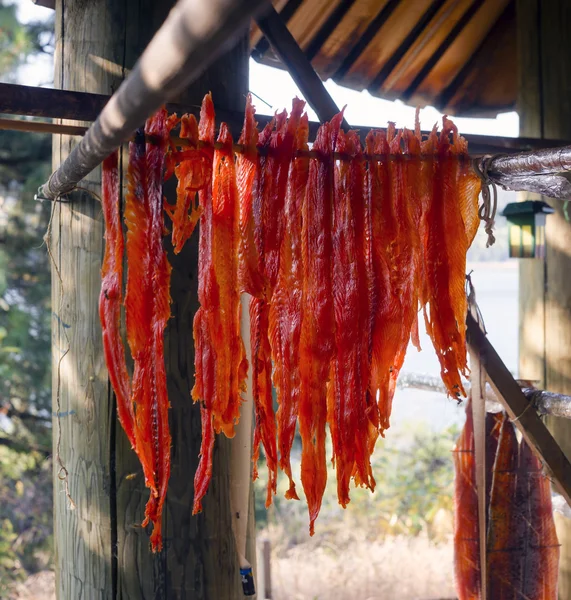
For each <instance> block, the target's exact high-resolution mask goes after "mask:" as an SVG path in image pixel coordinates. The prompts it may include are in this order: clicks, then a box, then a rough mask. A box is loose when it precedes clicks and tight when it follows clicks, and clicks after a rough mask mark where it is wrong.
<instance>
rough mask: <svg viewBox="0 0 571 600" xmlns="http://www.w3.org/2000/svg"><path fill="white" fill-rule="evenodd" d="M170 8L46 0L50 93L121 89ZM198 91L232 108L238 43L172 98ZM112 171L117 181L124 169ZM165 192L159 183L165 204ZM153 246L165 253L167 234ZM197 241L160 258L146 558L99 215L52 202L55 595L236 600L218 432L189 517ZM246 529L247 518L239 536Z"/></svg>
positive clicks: (240, 99)
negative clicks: (160, 488) (116, 394)
mask: <svg viewBox="0 0 571 600" xmlns="http://www.w3.org/2000/svg"><path fill="white" fill-rule="evenodd" d="M171 6H172V2H171V1H168V0H167V1H166V2H154V1H151V0H127V1H125V2H120V3H117V2H115V1H114V0H92V1H90V2H84V1H83V0H58V2H57V12H56V27H57V29H56V42H57V49H56V86H57V87H62V88H65V89H69V90H75V91H80V92H92V93H96V94H105V95H110V94H111V93H112V92H113V91H114V90H115V89H116V88H117V86H118V84H119V82H120V79H119V76H118V75H117V74H118V73H121V72H122V71H124V70H125V69H130V68H132V66H133V64H134V63H135V61H136V59H137V58H138V56H139V55H140V53H141V51H142V50H143V49H144V47H145V45H146V44H147V42H148V41H149V40H150V38H151V37H152V34H153V33H154V31H155V30H156V29H157V28H158V26H159V25H160V24H161V23H162V21H163V20H164V18H165V17H166V15H167V13H168V10H169V8H170V7H171ZM105 65H107V66H105ZM209 90H211V91H212V93H213V95H214V99H215V103H216V106H217V107H220V108H221V109H224V108H226V109H231V110H234V111H243V108H244V102H245V96H246V93H247V90H248V46H247V41H246V40H245V39H244V40H243V41H242V42H240V44H239V45H238V46H237V47H236V48H235V49H234V50H233V51H231V52H230V53H229V54H228V55H227V56H225V57H224V58H222V59H220V60H219V61H218V62H217V63H216V64H215V65H214V66H213V67H211V68H210V69H209V70H208V72H207V73H206V74H205V75H204V76H203V77H202V78H201V79H200V81H198V82H197V83H196V84H195V85H193V86H192V88H191V89H189V90H188V91H187V92H186V93H185V94H184V98H181V100H184V101H185V102H187V103H189V104H200V102H201V100H202V97H203V95H204V94H205V93H206V92H208V91H209ZM76 143H77V138H74V137H69V136H58V137H57V138H55V141H54V166H58V165H59V164H60V163H61V161H62V160H63V159H65V157H66V156H67V155H68V154H69V152H70V151H71V149H72V148H73V146H74V145H75V144H76ZM123 165H125V156H124V157H123ZM121 176H122V180H123V182H124V181H125V170H124V169H122V173H121ZM83 185H84V186H85V187H88V188H89V189H90V190H93V191H94V192H95V193H99V192H100V176H99V173H98V172H94V173H92V174H91V175H90V176H89V178H88V179H87V181H85V182H84V183H83ZM173 186H174V184H172V183H171V187H170V188H167V190H166V193H167V196H170V195H171V194H172V192H173ZM170 201H171V202H172V196H170ZM165 244H166V245H167V247H168V248H169V249H170V244H169V242H168V240H166V241H165ZM197 245H198V236H197V235H194V236H193V238H192V239H191V241H190V242H189V243H188V244H187V246H186V248H185V249H184V251H183V252H181V253H180V254H179V255H178V256H174V255H173V254H172V252H170V253H169V260H170V261H171V264H172V266H173V272H172V286H171V295H172V306H171V309H172V314H173V317H172V319H171V320H170V321H169V326H168V330H167V335H166V340H165V352H166V368H167V377H168V382H169V398H170V401H171V405H172V408H171V411H170V416H171V419H170V423H171V432H172V438H173V446H172V473H171V480H170V485H169V490H168V496H167V502H166V506H165V511H164V516H163V519H164V521H163V523H164V526H163V532H164V536H165V548H164V550H163V552H162V553H160V554H158V555H154V556H153V555H152V554H151V552H150V549H149V539H148V535H147V533H146V532H145V531H143V530H142V529H141V527H140V523H141V521H142V519H143V513H144V506H145V503H146V500H147V498H148V493H149V492H148V489H147V488H145V484H144V480H143V475H142V471H141V467H140V465H139V463H138V460H137V458H136V456H135V454H134V453H133V452H132V450H131V449H130V447H129V444H128V442H127V439H126V437H125V435H124V433H123V431H122V429H121V427H120V426H119V423H118V421H117V417H116V409H115V400H114V398H113V393H112V390H111V388H110V385H109V383H108V380H107V372H106V369H105V365H104V360H103V352H102V343H101V327H100V324H99V318H98V308H97V305H98V296H99V290H100V285H101V278H100V267H101V258H102V253H103V227H102V217H101V207H100V205H99V203H98V202H95V201H94V199H93V197H91V196H90V195H89V194H88V193H80V192H74V193H73V194H72V199H71V202H69V203H65V204H64V203H54V215H53V222H52V239H51V250H52V254H53V256H54V260H55V265H56V267H57V268H56V267H54V269H53V287H52V303H53V313H54V318H53V389H54V412H56V411H57V412H59V413H60V415H61V416H60V418H59V419H57V418H55V419H54V454H56V455H57V452H58V439H59V438H58V432H59V431H61V443H60V444H59V454H60V455H61V459H62V461H63V464H64V465H65V467H66V468H67V470H68V472H69V477H68V480H69V491H70V494H71V497H72V498H73V500H74V502H75V504H76V505H77V508H76V510H73V511H71V510H69V507H68V504H69V503H68V501H67V499H66V496H65V494H64V493H63V484H62V483H61V482H60V481H59V480H58V478H57V475H58V474H60V475H61V473H58V467H57V465H56V467H55V471H56V479H55V482H56V485H55V492H54V499H55V520H54V521H55V523H54V534H55V536H54V537H55V546H56V580H57V584H56V585H57V595H58V598H59V599H60V600H68V599H72V598H73V599H75V598H100V599H104V600H116V599H118V598H122V599H133V600H139V599H143V600H147V599H152V600H166V599H171V598H193V600H194V599H197V600H198V599H206V598H239V597H240V596H241V593H242V592H241V585H240V579H239V572H238V563H237V558H236V550H235V543H234V537H233V534H232V528H231V515H230V504H229V481H228V464H229V456H230V441H229V440H227V439H225V438H224V437H223V436H221V437H220V438H218V439H217V442H216V447H215V453H214V476H213V479H212V484H211V487H210V491H209V493H208V495H207V497H206V498H205V501H204V512H203V513H202V514H201V515H199V516H197V517H192V516H191V509H192V500H193V478H194V473H195V470H196V466H197V463H198V453H199V447H200V438H201V428H200V415H199V411H198V407H197V405H194V404H193V402H192V400H191V398H190V389H191V388H192V385H193V374H194V353H193V342H192V321H193V316H194V312H195V311H196V309H197V256H198V250H197ZM58 273H59V274H61V283H60V279H59V275H58ZM66 351H67V353H66ZM64 353H66V354H65V356H64ZM60 360H61V363H60ZM58 366H59V368H58ZM58 420H59V424H60V426H61V428H60V427H59V426H58ZM252 526H253V519H252V520H251V523H250V526H249V532H251V531H252ZM249 538H250V539H251V538H252V536H251V535H250V536H249ZM252 545H253V544H251V543H250V545H249V548H248V552H247V558H248V559H249V560H250V562H254V556H253V553H252V550H253V548H252Z"/></svg>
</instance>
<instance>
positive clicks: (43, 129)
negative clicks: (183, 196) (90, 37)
mask: <svg viewBox="0 0 571 600" xmlns="http://www.w3.org/2000/svg"><path fill="white" fill-rule="evenodd" d="M2 129H11V130H16V131H29V132H36V133H38V132H39V133H53V134H63V135H84V134H85V132H86V131H87V128H86V127H78V126H73V125H62V124H60V123H48V122H46V121H28V120H25V121H18V120H16V119H0V130H2ZM147 141H150V142H152V141H153V136H147ZM171 141H172V143H173V144H174V145H175V146H179V147H182V148H191V147H193V145H192V144H191V143H190V141H189V140H188V139H185V138H181V137H178V136H176V135H173V136H171ZM208 146H209V144H207V143H206V142H202V141H199V142H198V147H199V148H206V147H208ZM211 147H214V149H215V150H223V149H224V148H225V146H224V144H223V143H221V142H214V144H212V145H211ZM232 149H233V151H234V152H235V153H237V154H243V153H244V152H246V148H245V147H244V145H243V144H233V145H232ZM257 150H258V152H260V153H261V154H266V153H268V152H270V150H268V149H267V148H264V149H257ZM295 156H306V157H308V158H315V159H318V158H320V157H321V155H320V153H319V152H316V151H313V150H298V151H297V152H296V153H295ZM360 156H361V160H375V161H380V162H384V161H387V160H418V159H419V158H420V159H421V160H434V159H435V157H436V155H435V154H404V153H402V154H367V153H363V154H361V155H360ZM333 157H334V158H335V159H338V160H354V159H355V157H352V156H349V155H347V154H343V153H341V152H334V153H333ZM457 158H458V160H470V157H469V156H466V155H465V154H460V155H458V156H457Z"/></svg>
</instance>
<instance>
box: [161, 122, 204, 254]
mask: <svg viewBox="0 0 571 600" xmlns="http://www.w3.org/2000/svg"><path fill="white" fill-rule="evenodd" d="M180 137H181V138H182V139H185V140H188V141H189V144H190V149H187V150H185V151H183V152H175V153H174V154H173V157H174V159H175V160H176V159H179V161H180V162H179V163H178V164H177V165H176V167H174V173H175V175H176V178H177V180H178V184H177V188H176V205H175V206H171V205H170V204H169V203H168V202H165V210H166V212H167V214H168V215H169V217H170V218H171V221H172V225H173V226H172V244H173V248H174V253H175V254H178V253H179V252H180V251H181V250H182V248H183V246H184V244H185V242H186V240H188V238H190V236H191V235H192V232H193V231H194V228H195V227H196V224H197V223H198V219H199V218H200V214H201V208H200V206H199V205H197V197H196V195H197V192H198V191H199V190H201V189H202V188H203V187H204V186H205V185H207V183H208V181H209V180H210V179H211V177H212V160H211V158H212V157H211V155H210V153H209V152H204V151H203V150H201V149H199V148H198V123H197V122H196V118H195V116H194V115H184V116H183V117H182V119H181V129H180ZM189 211H190V214H189Z"/></svg>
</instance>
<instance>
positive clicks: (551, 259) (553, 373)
mask: <svg viewBox="0 0 571 600" xmlns="http://www.w3.org/2000/svg"><path fill="white" fill-rule="evenodd" d="M517 8H518V29H519V32H518V41H519V58H520V102H519V106H520V109H519V112H520V119H521V133H522V134H523V135H538V136H541V137H550V136H552V135H557V136H565V135H569V133H571V118H570V116H569V115H570V114H571V105H570V103H571V100H570V98H569V86H570V85H571V62H570V61H569V60H567V59H565V58H563V57H566V56H568V54H569V52H570V51H571V40H570V39H569V35H568V31H569V27H570V26H571V6H570V5H569V2H567V1H566V0H550V2H541V1H540V0H518V5H517ZM547 201H549V200H547ZM552 204H553V207H554V208H555V214H553V215H551V216H549V217H548V219H547V224H546V259H545V262H543V261H531V260H529V261H522V263H527V264H522V266H521V268H520V298H521V300H520V331H521V336H522V337H521V356H520V367H521V370H520V376H521V377H524V378H536V379H540V381H541V382H542V384H543V385H544V386H545V388H546V389H549V390H550V391H553V392H558V393H564V394H569V393H571V358H570V357H571V279H570V278H569V273H570V272H571V255H570V252H569V241H570V240H571V224H570V223H568V222H567V221H566V220H565V217H564V215H563V207H562V205H561V203H560V202H557V203H552ZM524 368H525V370H524ZM538 374H540V375H541V376H540V377H538ZM548 425H549V427H550V429H551V431H552V433H553V435H554V437H555V439H556V440H557V442H558V443H559V444H560V446H561V448H562V450H563V451H564V452H565V454H566V455H567V456H571V423H569V422H568V421H566V420H564V419H556V418H549V419H548ZM557 533H558V536H559V540H560V542H561V544H562V548H561V558H560V575H559V597H560V598H562V599H566V598H569V597H570V596H571V524H570V523H569V522H568V520H566V519H557Z"/></svg>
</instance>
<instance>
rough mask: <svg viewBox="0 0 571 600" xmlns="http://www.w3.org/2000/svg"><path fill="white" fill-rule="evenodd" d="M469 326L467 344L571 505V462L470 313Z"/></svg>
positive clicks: (531, 446) (513, 420)
mask: <svg viewBox="0 0 571 600" xmlns="http://www.w3.org/2000/svg"><path fill="white" fill-rule="evenodd" d="M467 326H468V345H469V346H470V348H471V350H473V351H474V352H477V353H478V354H479V355H480V357H481V361H482V364H483V366H484V368H485V370H486V373H487V374H488V381H489V383H490V385H491V386H492V388H493V390H494V392H495V393H496V396H497V397H498V398H499V399H500V401H501V402H502V404H503V405H504V407H505V409H506V411H507V413H508V414H509V416H510V418H511V420H512V422H513V424H514V425H515V426H516V427H517V428H518V429H519V431H520V432H521V434H522V435H523V437H524V438H525V441H526V442H527V443H528V444H529V446H530V448H532V449H533V450H534V452H535V453H536V454H537V455H538V457H539V458H540V459H541V461H542V462H543V464H544V465H545V467H546V469H547V471H548V475H549V477H551V478H552V480H553V483H554V484H555V486H556V487H557V489H558V490H559V492H560V494H561V495H562V496H563V497H564V498H565V500H566V502H567V504H569V505H570V506H571V463H570V462H569V460H568V458H567V457H566V456H565V454H564V453H563V450H561V448H560V447H559V444H557V442H556V441H555V439H554V438H553V436H552V435H551V432H550V431H549V429H547V427H546V426H545V424H544V423H543V421H542V420H541V418H540V416H539V415H538V414H537V412H536V410H535V408H534V405H533V403H532V402H529V401H528V400H527V398H526V397H525V396H524V394H523V393H522V391H521V389H520V387H519V385H518V383H517V381H516V380H515V379H514V378H513V377H512V375H511V373H510V372H509V370H508V368H507V367H506V366H505V364H504V363H503V362H502V359H501V358H500V357H499V356H498V353H497V352H496V350H495V349H494V347H493V346H492V344H491V343H490V341H489V340H488V338H487V337H486V335H485V334H484V333H483V331H482V330H481V329H480V326H479V325H478V323H477V322H476V321H475V320H474V318H473V317H472V316H471V315H470V314H468V318H467Z"/></svg>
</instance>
